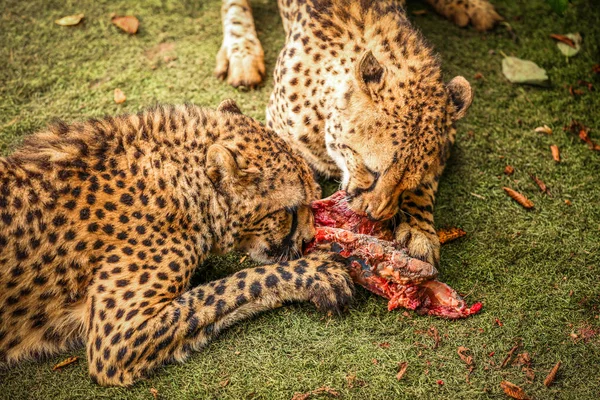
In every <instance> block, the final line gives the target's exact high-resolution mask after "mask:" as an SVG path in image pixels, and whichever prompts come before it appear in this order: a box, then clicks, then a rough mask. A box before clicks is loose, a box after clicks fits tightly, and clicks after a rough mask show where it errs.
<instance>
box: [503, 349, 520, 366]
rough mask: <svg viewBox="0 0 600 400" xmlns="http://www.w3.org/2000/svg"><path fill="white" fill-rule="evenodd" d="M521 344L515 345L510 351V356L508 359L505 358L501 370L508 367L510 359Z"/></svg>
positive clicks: (507, 356) (508, 355)
mask: <svg viewBox="0 0 600 400" xmlns="http://www.w3.org/2000/svg"><path fill="white" fill-rule="evenodd" d="M519 346H520V345H519V344H515V345H514V346H513V347H512V348H511V349H510V350H509V351H508V354H507V355H506V357H504V361H502V364H501V365H500V368H504V367H506V366H507V365H508V362H509V361H510V359H511V358H512V355H513V353H514V352H515V351H516V350H517V349H518V348H519Z"/></svg>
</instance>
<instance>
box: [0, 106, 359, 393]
mask: <svg viewBox="0 0 600 400" xmlns="http://www.w3.org/2000/svg"><path fill="white" fill-rule="evenodd" d="M318 192H319V189H318V186H317V185H316V183H315V182H314V181H313V178H312V171H310V169H309V168H308V166H307V165H306V163H305V162H304V161H303V160H302V158H301V157H299V156H298V155H296V154H294V153H293V152H292V151H291V148H290V147H289V146H288V145H287V144H286V143H285V142H284V141H283V140H281V139H280V138H278V137H277V136H276V135H275V134H274V133H273V132H271V131H269V130H268V129H266V128H265V127H264V126H262V125H260V124H259V123H258V122H256V121H254V120H252V119H250V118H248V117H245V116H243V115H241V113H239V110H238V109H237V107H236V106H235V104H234V103H232V102H230V101H229V102H228V101H226V102H224V104H222V106H220V110H219V111H211V110H205V109H200V108H198V107H195V106H180V107H158V108H156V109H154V110H151V111H147V112H143V113H140V114H137V115H129V116H122V117H116V118H106V119H103V120H93V121H89V122H85V123H76V124H73V125H65V124H57V125H55V126H54V127H52V128H50V129H48V130H46V131H43V132H40V133H38V134H35V135H33V136H31V137H30V138H28V139H26V141H25V143H24V144H23V146H21V147H20V148H19V149H18V150H17V151H16V152H15V153H14V154H12V155H10V156H9V157H6V158H0V254H1V256H0V286H1V288H2V289H1V290H0V364H4V365H10V364H13V363H14V362H17V361H19V360H22V359H24V358H28V357H38V356H41V355H46V354H53V353H56V352H58V351H63V350H65V349H67V348H69V347H71V346H73V345H75V344H78V343H85V345H86V353H87V358H88V363H89V371H90V376H91V377H92V379H93V380H95V381H96V382H99V383H100V384H103V385H129V384H131V383H133V382H134V381H135V379H137V378H139V377H141V376H144V375H145V374H147V373H148V372H149V371H150V370H151V369H152V368H154V367H155V366H156V365H159V364H162V363H164V362H168V361H171V360H183V359H184V358H185V356H186V355H187V354H188V353H189V352H190V351H191V350H194V349H198V348H199V347H201V346H202V345H204V344H205V343H206V342H207V341H208V340H209V339H210V338H211V337H212V336H214V335H215V334H216V333H217V332H218V331H219V330H221V329H223V328H224V327H227V326H229V325H231V324H232V323H234V322H236V321H238V320H240V319H242V318H244V317H247V316H249V315H252V314H253V313H256V312H258V311H261V310H266V309H269V308H273V307H277V306H279V305H281V304H282V303H283V302H285V301H291V300H309V301H312V302H314V303H315V304H316V305H317V306H319V307H321V308H324V309H331V308H333V309H335V308H337V307H339V306H340V305H343V303H345V302H346V301H347V300H348V299H349V297H350V296H351V289H352V283H351V280H350V279H349V277H348V275H347V273H346V272H345V270H344V269H343V268H342V266H341V264H339V263H337V262H334V261H332V260H330V259H329V258H328V256H325V255H323V254H317V255H316V256H314V257H311V258H308V259H303V260H297V261H290V262H284V261H282V262H280V263H279V264H274V265H268V266H265V267H258V268H255V269H248V270H243V271H240V272H238V273H237V274H236V275H234V276H231V277H228V278H224V279H221V280H219V281H216V282H210V283H207V284H203V285H200V286H197V287H194V288H189V282H190V277H191V276H192V274H193V272H194V270H195V269H196V267H197V265H199V263H200V262H202V260H203V259H204V258H205V257H206V256H207V255H209V254H210V253H224V252H228V251H230V250H233V249H238V250H241V251H246V252H249V254H250V255H251V256H253V257H254V258H255V259H258V260H263V261H266V260H269V259H273V258H274V257H279V258H280V259H285V258H292V257H291V256H294V255H297V254H298V253H299V251H300V249H301V246H302V244H303V242H305V241H307V240H310V238H311V237H312V236H313V234H314V228H313V227H312V214H311V213H310V212H309V208H308V203H309V202H310V201H312V200H314V199H315V198H317V197H318ZM334 289H335V290H334Z"/></svg>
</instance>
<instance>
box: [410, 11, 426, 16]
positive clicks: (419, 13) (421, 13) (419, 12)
mask: <svg viewBox="0 0 600 400" xmlns="http://www.w3.org/2000/svg"><path fill="white" fill-rule="evenodd" d="M425 14H427V10H414V11H413V12H412V15H425Z"/></svg>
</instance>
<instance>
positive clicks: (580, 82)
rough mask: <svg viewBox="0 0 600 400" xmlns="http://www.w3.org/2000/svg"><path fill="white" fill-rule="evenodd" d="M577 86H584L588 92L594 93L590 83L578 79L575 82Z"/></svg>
mask: <svg viewBox="0 0 600 400" xmlns="http://www.w3.org/2000/svg"><path fill="white" fill-rule="evenodd" d="M577 84H578V85H579V86H586V87H587V88H588V91H590V92H593V91H594V85H593V84H592V83H591V82H588V81H584V80H582V79H579V80H578V81H577Z"/></svg>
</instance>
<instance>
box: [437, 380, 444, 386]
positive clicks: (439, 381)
mask: <svg viewBox="0 0 600 400" xmlns="http://www.w3.org/2000/svg"><path fill="white" fill-rule="evenodd" d="M436 383H437V384H438V385H440V386H443V385H444V381H443V380H441V379H438V381H437V382H436Z"/></svg>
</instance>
